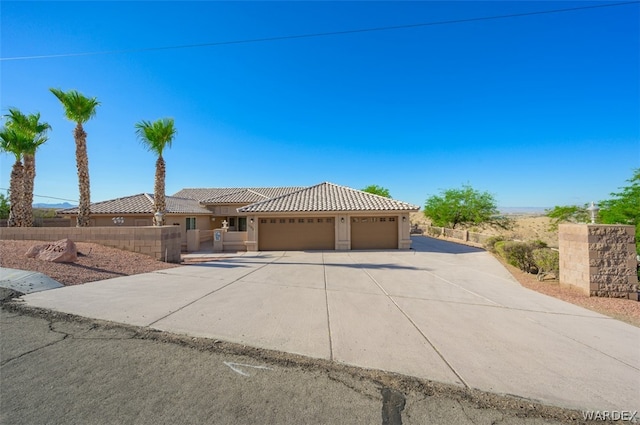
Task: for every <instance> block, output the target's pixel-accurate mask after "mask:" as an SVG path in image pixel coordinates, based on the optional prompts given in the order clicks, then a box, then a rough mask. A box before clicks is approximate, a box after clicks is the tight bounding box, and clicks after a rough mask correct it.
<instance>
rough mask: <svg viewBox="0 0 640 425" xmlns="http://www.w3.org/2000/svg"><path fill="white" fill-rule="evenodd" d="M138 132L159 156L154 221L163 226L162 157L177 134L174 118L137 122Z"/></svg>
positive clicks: (163, 169) (146, 144) (164, 206)
mask: <svg viewBox="0 0 640 425" xmlns="http://www.w3.org/2000/svg"><path fill="white" fill-rule="evenodd" d="M136 134H137V135H138V139H140V141H141V142H142V144H143V145H145V147H146V148H147V149H148V150H149V151H151V152H154V153H155V154H156V155H157V156H158V159H157V160H156V178H155V182H154V186H153V214H154V220H153V222H154V224H155V225H156V226H162V225H163V224H164V213H165V210H166V205H165V194H164V181H165V176H166V165H165V162H164V158H162V151H164V148H165V147H171V142H172V141H173V138H174V136H175V135H176V128H175V126H174V124H173V118H164V119H159V120H157V121H155V122H151V121H144V120H143V121H140V122H139V123H136ZM158 212H159V213H161V215H160V217H161V218H159V219H158V218H157V217H156V215H155V214H156V213H158Z"/></svg>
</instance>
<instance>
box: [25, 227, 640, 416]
mask: <svg viewBox="0 0 640 425" xmlns="http://www.w3.org/2000/svg"><path fill="white" fill-rule="evenodd" d="M413 246H414V249H412V250H411V251H375V252H371V251H354V252H334V251H331V252H319V251H317V252H262V253H244V254H239V255H237V256H224V257H221V258H219V259H217V260H216V261H212V262H210V263H205V264H200V265H190V266H184V267H179V268H175V269H169V270H163V271H159V272H154V273H148V274H143V275H137V276H129V277H122V278H116V279H110V280H106V281H100V282H92V283H88V284H85V285H80V286H70V287H65V288H60V289H53V290H49V291H43V292H37V293H33V294H29V295H25V296H24V297H23V298H22V299H23V300H24V301H25V302H26V303H27V304H28V305H31V306H34V307H43V308H47V309H52V310H56V311H61V312H66V313H72V314H77V315H80V316H85V317H91V318H97V319H103V320H109V321H114V322H120V323H127V324H132V325H137V326H147V327H150V328H155V329H159V330H163V331H168V332H174V333H180V334H188V335H192V336H200V337H208V338H217V339H221V340H226V341H231V342H237V343H242V344H246V345H251V346H257V347H261V348H268V349H274V350H279V351H287V352H291V353H296V354H302V355H306V356H311V357H316V358H324V359H330V360H333V361H337V362H343V363H347V364H351V365H355V366H361V367H366V368H372V369H382V370H386V371H391V372H398V373H402V374H406V375H411V376H417V377H420V378H427V379H431V380H434V381H440V382H445V383H451V384H457V385H462V386H468V387H471V388H477V389H481V390H485V391H491V392H495V393H501V394H511V395H516V396H520V397H525V398H529V399H532V400H536V401H539V402H542V403H544V404H551V405H556V406H562V407H568V408H575V409H589V410H598V409H599V410H625V411H629V410H631V411H633V410H640V328H637V327H634V326H631V325H628V324H625V323H623V322H619V321H617V320H614V319H611V318H608V317H606V316H603V315H600V314H597V313H594V312H591V311H589V310H586V309H583V308H580V307H577V306H574V305H572V304H568V303H565V302H562V301H559V300H557V299H554V298H551V297H547V296H545V295H541V294H539V293H537V292H534V291H530V290H528V289H526V288H523V287H522V286H520V285H519V284H518V282H517V281H515V280H514V279H513V278H512V277H511V275H510V274H509V273H508V272H507V271H506V270H505V269H504V268H503V267H502V266H501V265H500V263H499V262H497V261H496V260H495V259H494V258H493V257H492V256H491V255H490V254H488V253H486V252H484V251H482V250H479V249H475V248H470V247H466V246H462V245H457V244H453V243H449V242H444V241H440V240H435V239H431V238H426V237H421V236H419V237H414V238H413Z"/></svg>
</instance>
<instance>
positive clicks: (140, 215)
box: [60, 182, 419, 251]
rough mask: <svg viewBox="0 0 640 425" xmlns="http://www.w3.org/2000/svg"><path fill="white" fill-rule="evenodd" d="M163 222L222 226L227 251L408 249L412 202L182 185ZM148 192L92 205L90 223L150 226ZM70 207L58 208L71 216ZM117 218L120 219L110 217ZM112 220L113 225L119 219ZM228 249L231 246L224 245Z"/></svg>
mask: <svg viewBox="0 0 640 425" xmlns="http://www.w3.org/2000/svg"><path fill="white" fill-rule="evenodd" d="M166 199H167V201H166V205H167V211H166V214H165V224H167V225H176V226H180V227H181V229H182V231H183V232H182V234H183V243H185V244H186V232H187V230H191V229H198V230H200V231H212V230H214V229H219V228H224V229H225V232H226V233H228V235H229V236H230V237H231V236H232V237H231V238H230V240H233V241H235V242H236V243H235V244H233V249H246V250H248V251H258V250H259V251H270V250H278V251H279V250H350V249H408V248H410V246H411V238H410V234H409V233H410V223H409V213H410V212H412V211H418V209H419V207H418V206H415V205H412V204H409V203H406V202H402V201H398V200H395V199H390V198H385V197H382V196H378V195H373V194H370V193H367V192H363V191H360V190H356V189H352V188H349V187H346V186H340V185H336V184H333V183H328V182H325V183H320V184H318V185H315V186H310V187H269V188H264V187H263V188H200V189H182V190H180V191H179V192H177V193H175V194H174V195H173V196H167V198H166ZM152 210H153V195H150V194H146V193H143V194H138V195H133V196H128V197H124V198H118V199H113V200H109V201H104V202H97V203H94V204H91V226H115V225H124V226H150V225H152V223H153V219H152V218H153V213H152ZM77 212H78V211H77V209H76V208H71V209H67V210H62V211H60V213H61V214H63V215H68V216H69V217H70V218H71V219H72V220H73V219H75V216H76V215H77ZM116 217H122V220H114V218H116ZM118 221H119V223H118ZM230 246H231V244H230Z"/></svg>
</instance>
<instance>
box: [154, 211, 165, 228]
mask: <svg viewBox="0 0 640 425" xmlns="http://www.w3.org/2000/svg"><path fill="white" fill-rule="evenodd" d="M153 218H154V219H155V220H154V223H153V224H154V225H156V226H162V222H163V221H164V213H163V212H162V211H157V212H156V213H155V214H154V215H153Z"/></svg>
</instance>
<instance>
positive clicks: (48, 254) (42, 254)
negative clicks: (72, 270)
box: [25, 239, 78, 263]
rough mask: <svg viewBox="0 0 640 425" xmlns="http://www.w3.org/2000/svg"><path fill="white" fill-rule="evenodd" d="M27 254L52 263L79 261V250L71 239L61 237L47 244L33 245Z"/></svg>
mask: <svg viewBox="0 0 640 425" xmlns="http://www.w3.org/2000/svg"><path fill="white" fill-rule="evenodd" d="M25 255H26V256H27V257H29V258H35V259H37V260H43V261H50V262H52V263H73V262H76V261H78V250H77V248H76V244H75V243H73V241H72V240H71V239H61V240H59V241H56V242H53V243H50V244H46V245H35V246H32V247H31V248H29V250H28V251H27V253H26V254H25Z"/></svg>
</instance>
